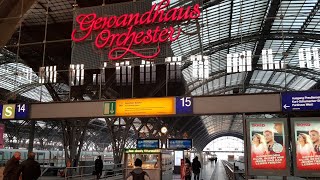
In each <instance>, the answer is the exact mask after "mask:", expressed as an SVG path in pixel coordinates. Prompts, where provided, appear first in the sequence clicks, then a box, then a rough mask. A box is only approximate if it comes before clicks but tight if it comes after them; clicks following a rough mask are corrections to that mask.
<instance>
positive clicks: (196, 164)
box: [192, 156, 201, 180]
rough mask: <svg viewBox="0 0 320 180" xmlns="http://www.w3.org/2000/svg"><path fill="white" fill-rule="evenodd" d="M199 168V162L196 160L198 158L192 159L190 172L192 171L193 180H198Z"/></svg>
mask: <svg viewBox="0 0 320 180" xmlns="http://www.w3.org/2000/svg"><path fill="white" fill-rule="evenodd" d="M200 168H201V163H200V161H199V160H198V156H196V157H195V158H194V159H193V162H192V171H193V174H194V175H193V176H194V180H199V179H200V176H199V175H200Z"/></svg>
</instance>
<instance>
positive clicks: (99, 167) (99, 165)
mask: <svg viewBox="0 0 320 180" xmlns="http://www.w3.org/2000/svg"><path fill="white" fill-rule="evenodd" d="M94 169H95V171H96V175H97V179H100V177H101V175H102V169H103V161H102V159H101V156H98V159H96V160H95V162H94Z"/></svg>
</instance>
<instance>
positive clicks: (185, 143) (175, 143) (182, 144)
mask: <svg viewBox="0 0 320 180" xmlns="http://www.w3.org/2000/svg"><path fill="white" fill-rule="evenodd" d="M168 148H169V149H191V148H192V139H168Z"/></svg>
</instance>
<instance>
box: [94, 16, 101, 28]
mask: <svg viewBox="0 0 320 180" xmlns="http://www.w3.org/2000/svg"><path fill="white" fill-rule="evenodd" d="M102 21H103V18H101V17H99V18H98V19H97V20H96V21H95V22H94V25H93V30H98V29H100V28H101V26H102V24H101V22H102Z"/></svg>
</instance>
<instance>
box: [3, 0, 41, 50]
mask: <svg viewBox="0 0 320 180" xmlns="http://www.w3.org/2000/svg"><path fill="white" fill-rule="evenodd" d="M35 2H36V0H18V1H16V3H15V4H12V6H11V7H3V6H1V7H0V9H3V8H4V9H7V8H9V9H11V11H10V12H9V13H8V14H7V16H6V18H4V19H3V20H1V21H0V30H1V31H0V48H1V47H3V46H5V45H6V44H7V42H8V41H9V40H10V38H11V36H12V35H13V33H14V32H15V31H16V27H17V25H18V24H19V22H20V20H21V18H22V17H23V15H24V14H25V13H26V12H27V11H28V10H29V9H30V7H31V6H32V5H33V4H34V3H35ZM1 11H2V10H1Z"/></svg>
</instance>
